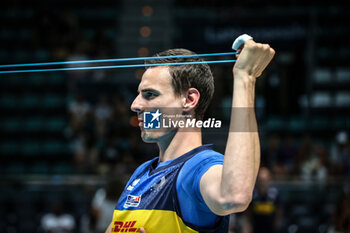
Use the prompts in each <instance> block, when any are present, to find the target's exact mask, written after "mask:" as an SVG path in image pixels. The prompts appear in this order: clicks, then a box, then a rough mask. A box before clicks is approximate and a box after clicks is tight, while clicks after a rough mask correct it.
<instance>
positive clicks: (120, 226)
mask: <svg viewBox="0 0 350 233" xmlns="http://www.w3.org/2000/svg"><path fill="white" fill-rule="evenodd" d="M135 223H136V221H126V222H120V221H115V222H114V227H113V228H112V232H140V228H136V227H134V225H135Z"/></svg>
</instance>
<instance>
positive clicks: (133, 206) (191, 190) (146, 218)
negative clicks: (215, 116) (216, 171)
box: [112, 145, 228, 233]
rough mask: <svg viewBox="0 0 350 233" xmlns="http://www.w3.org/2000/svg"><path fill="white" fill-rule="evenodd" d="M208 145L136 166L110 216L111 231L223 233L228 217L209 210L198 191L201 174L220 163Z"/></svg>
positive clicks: (221, 161) (215, 153)
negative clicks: (176, 155)
mask: <svg viewBox="0 0 350 233" xmlns="http://www.w3.org/2000/svg"><path fill="white" fill-rule="evenodd" d="M222 163H223V155H221V154H219V153H217V152H215V151H213V150H212V147H211V145H204V146H200V147H197V148H195V149H193V150H191V151H190V152H188V153H186V154H184V155H182V156H180V157H178V158H176V159H173V160H170V161H166V162H163V163H159V162H158V158H154V159H153V160H150V161H148V162H146V163H144V164H142V165H141V166H140V167H138V168H137V169H136V171H135V172H134V174H133V175H132V177H131V178H130V180H129V182H128V183H127V185H126V187H125V189H124V192H123V193H122V195H121V197H120V199H119V201H118V204H117V206H116V208H115V211H114V215H113V224H112V225H113V227H112V232H137V231H139V228H140V227H144V228H145V229H146V231H148V232H150V233H152V232H220V233H221V232H225V233H227V229H228V217H220V216H217V215H215V214H214V213H212V212H211V211H210V210H209V208H208V207H207V206H206V204H205V202H204V200H203V198H202V196H201V194H200V190H199V183H200V179H201V177H202V175H203V174H204V173H205V172H206V171H207V170H208V169H209V168H210V167H211V166H213V165H216V164H222Z"/></svg>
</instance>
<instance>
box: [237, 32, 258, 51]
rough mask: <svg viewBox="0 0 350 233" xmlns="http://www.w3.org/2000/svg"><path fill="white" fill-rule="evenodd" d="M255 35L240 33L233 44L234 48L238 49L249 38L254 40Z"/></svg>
mask: <svg viewBox="0 0 350 233" xmlns="http://www.w3.org/2000/svg"><path fill="white" fill-rule="evenodd" d="M252 39H253V37H251V36H249V35H247V34H243V35H240V36H239V37H237V38H236V39H235V41H234V42H233V44H232V49H233V50H237V49H239V48H240V47H241V46H242V45H243V44H244V43H245V42H246V41H247V40H252Z"/></svg>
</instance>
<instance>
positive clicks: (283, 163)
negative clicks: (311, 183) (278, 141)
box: [277, 135, 298, 175]
mask: <svg viewBox="0 0 350 233" xmlns="http://www.w3.org/2000/svg"><path fill="white" fill-rule="evenodd" d="M297 154H298V149H297V147H296V145H295V141H294V138H293V137H292V136H291V135H287V136H286V137H285V139H284V141H283V144H282V147H281V150H280V153H279V154H278V161H277V164H278V165H279V168H280V171H281V173H283V174H285V175H289V174H291V173H292V171H293V170H294V166H295V159H296V156H297Z"/></svg>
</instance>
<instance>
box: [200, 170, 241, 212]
mask: <svg viewBox="0 0 350 233" xmlns="http://www.w3.org/2000/svg"><path fill="white" fill-rule="evenodd" d="M222 169H223V165H214V166H212V167H210V168H209V169H208V170H207V172H205V173H204V174H203V176H202V178H201V180H200V193H201V195H202V197H203V200H204V202H205V204H206V205H207V206H208V208H209V209H210V210H211V211H212V212H213V213H214V214H216V215H219V216H225V215H229V214H232V213H236V212H242V211H243V210H245V209H246V207H245V206H244V204H242V203H241V201H240V199H237V198H236V197H237V195H235V194H234V193H232V194H230V195H229V196H226V197H224V196H223V195H222V192H221V185H222Z"/></svg>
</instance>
